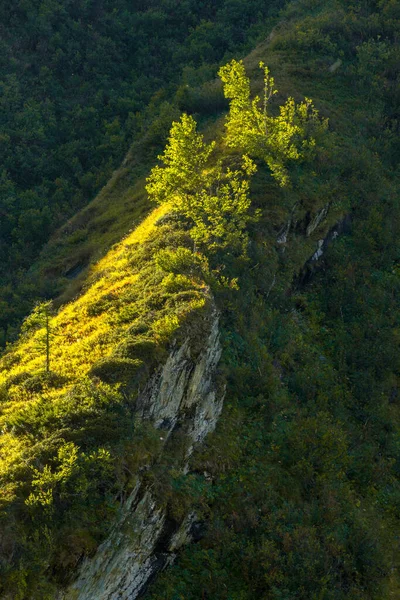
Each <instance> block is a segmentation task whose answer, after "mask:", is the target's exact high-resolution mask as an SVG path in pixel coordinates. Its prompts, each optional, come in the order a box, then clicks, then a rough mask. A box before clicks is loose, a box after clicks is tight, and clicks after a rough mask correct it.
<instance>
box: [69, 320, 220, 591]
mask: <svg viewBox="0 0 400 600" xmlns="http://www.w3.org/2000/svg"><path fill="white" fill-rule="evenodd" d="M193 345H194V344H193V340H191V339H190V338H189V337H188V338H187V339H186V340H185V341H184V342H183V343H182V344H181V345H177V344H176V345H175V347H174V348H173V349H172V351H171V353H170V354H169V356H168V358H167V360H166V362H165V364H164V365H163V366H162V367H160V368H159V369H158V371H157V372H156V373H155V374H154V375H153V376H152V377H151V378H150V380H149V381H148V382H147V385H146V386H145V388H144V390H143V391H142V393H141V394H140V395H139V397H138V401H137V414H138V416H139V417H140V418H141V419H146V420H150V422H152V424H153V425H155V427H157V428H158V429H159V430H160V438H162V439H163V441H164V442H166V441H167V439H168V437H169V435H170V434H171V432H173V431H174V430H176V429H178V428H179V430H181V431H183V432H184V433H185V434H186V436H187V437H188V438H189V444H188V447H187V450H186V454H185V458H187V457H188V456H189V454H190V453H191V452H192V450H193V447H194V445H195V444H198V443H201V441H202V440H203V439H204V437H205V436H206V435H207V433H209V432H210V431H212V430H213V429H214V428H215V425H216V423H217V420H218V417H219V415H220V412H221V410H222V403H223V390H222V389H221V386H220V385H219V384H218V382H217V377H216V375H217V366H218V362H219V359H220V356H221V345H220V339H219V330H218V313H217V311H216V309H213V310H212V313H211V318H210V331H209V335H208V337H206V338H205V339H204V341H203V342H202V343H201V348H200V351H199V348H198V347H196V349H195V350H194V348H193ZM197 346H198V342H197ZM186 468H187V467H186V460H184V461H183V463H182V465H181V469H182V471H184V470H185V469H186ZM193 521H194V516H193V515H192V514H189V515H187V517H186V518H185V519H184V520H183V522H182V523H181V524H178V525H177V524H175V523H173V524H172V523H171V521H170V520H169V519H168V515H167V510H166V508H164V507H162V506H160V504H159V503H158V502H157V500H156V498H155V497H154V494H153V492H152V489H151V487H149V486H148V485H147V484H146V483H145V482H143V481H141V479H140V478H138V479H137V482H136V485H135V486H134V489H133V491H132V493H131V494H130V497H129V498H128V499H127V501H126V502H125V504H124V506H123V507H122V509H121V511H120V516H119V518H118V521H117V523H116V524H115V526H114V528H113V530H112V532H111V533H110V535H109V537H108V538H107V539H106V540H105V541H104V542H103V544H102V545H101V546H100V547H99V549H98V551H97V553H96V554H95V556H94V557H92V558H88V559H86V560H85V561H84V562H83V563H82V565H81V567H80V570H79V575H78V577H77V579H76V581H75V582H74V583H73V584H72V585H71V586H70V587H69V588H68V589H67V590H64V591H63V592H61V593H60V595H59V600H94V599H96V600H113V599H117V598H118V599H119V600H128V599H129V600H133V599H135V598H137V597H138V596H139V595H140V593H141V591H142V590H143V589H144V587H145V586H146V584H147V582H148V581H149V579H150V578H151V577H152V576H153V575H154V574H155V573H156V572H157V571H158V570H160V569H161V568H163V567H164V566H165V565H166V564H169V563H170V562H172V561H173V559H174V556H175V552H176V550H177V549H178V548H179V547H180V546H181V545H182V544H183V543H185V542H186V541H187V540H188V539H190V537H191V529H192V525H193Z"/></svg>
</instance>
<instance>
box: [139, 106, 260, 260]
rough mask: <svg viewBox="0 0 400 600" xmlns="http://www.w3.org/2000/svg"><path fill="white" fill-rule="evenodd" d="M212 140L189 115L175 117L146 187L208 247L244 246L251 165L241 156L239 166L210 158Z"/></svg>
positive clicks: (240, 247)
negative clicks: (176, 119)
mask: <svg viewBox="0 0 400 600" xmlns="http://www.w3.org/2000/svg"><path fill="white" fill-rule="evenodd" d="M214 150H215V142H211V144H206V143H205V142H204V140H203V136H202V135H201V134H200V133H198V132H197V129H196V122H195V121H194V119H193V117H190V116H188V115H185V114H184V115H182V117H181V119H180V121H179V122H174V123H173V125H172V128H171V131H170V135H169V138H168V144H167V146H166V148H165V150H164V153H163V154H162V155H161V156H159V159H160V160H161V161H162V162H163V163H164V167H159V166H156V167H154V168H153V170H152V172H151V174H150V176H149V177H148V179H147V186H146V190H147V192H148V194H149V196H150V198H151V199H152V200H154V201H156V202H158V203H162V202H169V203H170V204H171V207H172V210H174V211H176V212H178V213H179V214H182V215H183V216H185V217H186V218H188V219H190V220H191V222H192V224H193V226H192V228H191V230H190V235H191V237H192V238H193V240H194V241H195V243H196V244H199V245H200V246H203V247H205V248H207V249H208V251H209V252H213V251H216V250H217V249H221V248H222V249H223V248H229V247H231V248H235V247H236V248H239V249H240V250H241V251H242V252H243V251H245V249H246V244H247V235H246V233H245V229H246V226H247V224H248V223H249V222H250V221H251V220H252V217H251V216H250V214H249V208H250V205H251V201H250V198H249V179H250V177H251V175H253V174H254V172H255V170H256V167H255V165H254V163H253V162H252V161H251V160H250V159H249V158H248V157H247V156H243V159H242V162H241V164H240V166H239V168H236V169H231V168H230V167H229V166H228V167H226V166H225V165H224V163H223V161H222V160H218V159H216V158H215V153H214Z"/></svg>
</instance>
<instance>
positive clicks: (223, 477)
mask: <svg viewBox="0 0 400 600" xmlns="http://www.w3.org/2000/svg"><path fill="white" fill-rule="evenodd" d="M245 4H246V5H248V3H242V2H238V3H237V6H238V10H239V8H241V9H243V10H244V8H243V5H245ZM198 5H199V10H200V7H202V6H203V5H202V4H200V3H198ZM183 6H185V4H184V5H183ZM204 6H205V5H204ZM153 8H154V7H153ZM230 8H232V6H230ZM254 14H255V13H254ZM399 17H400V13H399V8H398V4H397V3H396V2H393V1H391V0H387V1H380V2H372V1H371V2H367V1H363V2H356V1H355V2H353V3H351V4H349V3H348V2H341V1H339V0H337V1H334V0H333V1H332V2H319V1H318V0H302V1H301V2H296V3H293V4H289V5H288V7H287V9H286V10H285V12H284V13H283V14H282V22H281V24H280V26H278V27H277V28H276V29H275V30H274V34H273V35H272V36H271V37H270V39H269V41H268V43H264V44H261V45H259V46H258V47H257V48H256V49H255V50H254V51H253V52H252V53H251V54H250V55H249V56H248V57H247V58H246V59H245V65H246V68H247V73H250V74H251V76H252V81H253V85H252V88H254V90H255V91H258V92H259V95H260V96H261V101H260V100H258V99H255V100H253V99H252V98H253V96H254V94H251V92H250V86H249V81H248V79H247V76H246V72H245V69H244V65H243V63H242V62H240V61H239V60H234V61H231V62H229V63H228V64H227V65H225V66H224V67H223V68H222V69H221V70H220V75H221V78H222V80H223V83H224V91H225V95H226V97H227V98H228V100H229V101H230V111H229V113H228V115H227V118H226V119H225V121H224V123H225V127H223V126H222V123H221V122H217V123H216V124H215V123H214V122H213V121H212V117H213V113H214V112H215V107H216V106H219V107H220V108H221V107H222V106H224V104H223V102H222V101H221V100H218V102H216V100H215V98H220V96H218V95H215V88H214V87H213V86H207V85H206V86H205V87H204V86H203V87H202V88H197V89H195V90H193V89H191V88H189V89H188V90H186V91H184V90H183V91H182V90H181V93H180V94H178V95H177V96H176V97H175V100H171V104H170V105H169V106H170V108H171V110H170V112H168V111H167V113H166V114H167V116H166V117H165V121H167V120H168V119H170V120H172V119H175V122H174V124H173V126H172V129H171V131H170V136H169V140H168V142H167V146H166V149H165V150H164V153H163V154H162V155H160V165H159V166H156V167H155V168H154V169H153V170H152V171H151V173H150V175H149V177H148V179H147V190H148V193H149V195H150V196H152V197H153V199H155V200H156V201H157V202H159V203H160V206H159V208H157V209H156V211H155V212H154V213H153V214H152V215H150V217H148V219H147V220H145V221H144V222H143V224H142V225H141V226H140V227H139V228H138V229H137V230H136V231H134V232H133V233H130V234H129V235H128V236H127V237H126V238H125V239H124V240H123V241H122V242H121V244H120V245H118V246H117V247H116V248H114V249H113V250H112V251H111V252H110V253H109V254H108V255H106V256H105V258H104V259H102V261H100V262H99V263H98V264H97V265H96V266H92V269H91V273H90V275H89V279H88V280H87V281H86V283H85V290H84V293H83V294H82V295H81V296H80V297H79V298H78V299H76V300H75V301H74V302H71V303H70V304H67V305H66V306H64V307H62V308H61V309H60V310H59V311H58V312H57V311H55V314H54V315H50V312H49V311H51V306H50V305H45V306H44V305H42V306H41V307H39V308H38V309H37V310H36V312H34V313H33V315H31V317H29V318H28V319H27V320H26V321H25V326H24V328H23V333H22V337H21V339H20V340H19V342H17V343H16V344H15V346H14V347H12V348H9V350H8V352H7V353H6V354H5V355H4V357H3V358H2V363H1V366H2V368H3V370H2V372H1V382H2V387H1V415H0V419H1V430H2V436H1V438H0V444H1V452H0V455H1V461H2V463H1V473H0V476H1V480H2V500H1V505H0V510H1V531H2V533H1V538H0V556H1V562H0V569H1V570H0V575H1V584H0V589H1V586H3V590H2V591H3V592H6V591H7V592H8V593H9V594H11V597H12V598H21V599H24V598H30V599H31V598H32V599H34V598H40V599H44V598H47V597H48V598H52V597H53V594H54V584H55V582H57V583H60V582H61V583H64V582H65V581H66V580H67V579H68V577H69V576H70V573H71V572H72V570H73V568H74V567H75V565H76V563H77V562H78V561H79V560H80V558H81V557H82V555H84V554H90V553H92V552H93V551H94V549H95V547H96V545H97V544H98V542H99V541H100V540H101V539H102V538H103V537H104V535H105V534H106V532H107V523H109V522H110V521H111V519H112V517H113V515H114V513H115V510H116V508H117V506H118V503H119V502H120V501H121V500H123V498H124V497H125V495H126V493H127V492H128V491H129V489H131V487H132V485H133V484H134V481H133V478H132V473H135V472H136V470H137V469H138V468H146V469H149V468H150V469H153V470H154V474H153V477H159V478H160V479H161V480H162V484H163V493H164V502H167V503H168V507H169V512H170V517H171V519H175V520H176V519H177V518H178V517H177V515H181V514H182V511H183V509H185V510H186V509H187V507H188V506H191V508H195V510H196V511H197V514H198V516H199V519H202V520H204V522H205V523H206V532H205V535H204V537H203V539H202V540H201V541H200V542H198V543H197V544H193V545H191V546H189V547H188V548H187V549H186V550H185V551H183V552H182V554H181V555H180V556H179V557H178V560H177V562H176V565H175V566H174V567H172V568H171V569H169V570H167V571H166V572H165V573H164V574H163V575H162V576H160V578H159V579H158V581H157V582H156V583H155V584H154V585H153V587H152V588H151V589H150V591H149V592H148V597H149V598H152V599H154V600H178V599H181V598H184V599H185V600H191V599H193V600H194V599H196V600H197V599H198V598H207V599H208V600H211V599H212V600H217V599H218V600H221V599H224V598H225V599H226V600H228V599H235V600H253V599H256V598H257V599H258V598H271V599H273V600H283V599H284V600H289V599H290V600H292V599H294V598H298V599H301V600H309V599H310V598H312V599H315V600H317V599H318V600H320V599H324V600H345V599H352V600H353V599H357V600H382V599H388V600H389V599H390V598H392V597H396V596H397V595H398V594H399V587H400V584H399V576H398V568H399V564H398V556H399V552H398V551H399V548H398V539H399V535H400V527H399V522H398V518H399V502H400V485H399V464H400V455H399V448H400V445H399V440H400V437H399V435H400V414H399V392H398V379H399V374H400V345H399V334H398V332H399V324H400V323H399V311H398V301H399V291H400V290H399V287H400V279H399V276H400V271H399V260H400V256H399V245H398V239H399V234H400V231H399V228H400V221H399V219H398V218H397V217H398V214H399V200H398V198H399V185H398V158H399V150H400V149H399V146H398V135H397V134H398V112H397V111H398V99H399V84H398V66H399V64H400V60H399V55H400V52H399V48H398V46H397V45H396V41H397V34H398V26H399ZM257 18H258V17H257ZM210 29H212V27H211V26H209V27H208V28H206V30H207V31H209V30H210ZM220 33H221V32H220ZM221 36H222V33H221ZM218 39H219V38H218ZM221 39H223V37H221ZM235 43H237V42H235ZM231 49H233V50H235V48H234V47H232V48H231ZM224 51H225V50H224ZM238 58H239V57H237V59H238ZM184 60H185V59H184V58H182V61H183V62H182V64H184ZM218 60H219V59H218V58H216V59H215V62H216V63H217V62H218ZM260 62H261V63H263V64H262V70H261V71H260V69H259V65H260ZM264 63H265V64H268V66H269V68H270V71H269V70H268V69H266V68H265V67H264ZM195 66H196V65H195ZM214 68H215V67H214ZM207 69H208V67H207V68H206V69H205V71H206V72H207V73H209V71H208V70H207ZM215 70H216V69H215ZM201 71H202V69H201V68H200V69H198V70H197V71H196V73H197V76H199V77H200V75H199V73H200V72H201ZM191 72H192V74H193V73H194V71H191ZM271 73H272V74H273V75H274V77H275V79H276V81H277V87H278V89H279V90H280V91H279V92H278V93H276V94H275V93H274V90H275V86H274V81H273V80H272V78H271ZM199 90H201V94H202V96H201V103H202V106H203V109H202V112H201V111H197V110H194V109H193V104H194V105H196V102H197V103H198V102H199V100H198V98H199ZM288 95H293V96H294V97H295V100H288V101H286V97H287V96H288ZM307 97H312V98H313V103H314V105H315V106H316V107H317V108H318V109H319V113H320V115H323V117H321V116H319V115H318V114H317V113H316V111H315V109H314V108H313V107H312V105H311V102H310V101H308V100H304V98H307ZM174 103H175V104H174ZM197 106H198V104H197ZM179 109H181V110H184V111H185V113H186V114H185V115H183V116H182V117H181V118H180V120H177V119H178V114H177V113H179ZM149 110H150V109H149ZM168 110H169V109H168ZM193 112H199V113H201V114H200V116H201V117H202V118H201V119H200V121H201V123H202V126H203V134H202V133H200V132H199V128H198V126H197V125H196V122H195V119H194V118H193V117H192V116H188V114H187V113H189V115H190V113H193ZM146 115H147V118H149V117H150V115H151V112H148V113H146ZM207 117H208V118H210V121H207ZM325 117H329V128H327V123H326V121H325ZM214 118H215V116H214ZM158 124H159V121H158ZM158 124H157V127H158ZM169 124H170V123H169ZM164 125H165V123H164ZM164 125H163V127H164ZM157 127H156V129H157ZM162 129H163V128H162ZM163 131H164V129H163ZM271 138H273V142H274V143H272V142H271ZM210 139H214V140H215V141H214V142H210ZM159 141H160V137H159V138H158V141H157V143H154V142H152V144H153V145H154V146H156V145H157V144H158V143H159ZM193 148H195V150H196V152H193ZM148 150H149V148H148V149H147V151H146V152H144V153H143V155H142V156H141V157H139V158H138V159H137V160H138V163H139V166H138V167H137V169H138V171H137V172H139V171H140V169H142V170H143V171H144V170H145V169H144V165H145V164H146V161H147V160H148V156H147V152H148ZM153 158H154V157H153ZM140 161H143V162H142V163H140ZM149 170H150V169H149V168H147V172H149ZM182 173H184V177H183V176H182ZM131 184H132V183H131V180H129V182H126V181H125V180H123V179H118V178H115V179H113V180H112V186H111V187H112V189H113V190H114V192H113V194H114V196H110V195H108V196H107V194H106V196H104V197H105V198H106V199H107V198H108V199H109V198H110V197H113V198H115V202H118V197H119V196H121V197H123V194H124V193H126V189H130V188H125V189H124V186H127V185H131ZM137 185H138V189H137V190H136V192H135V193H136V195H135V200H136V201H137V211H138V212H137V215H136V218H138V217H139V216H140V215H141V214H142V212H141V211H142V209H143V206H142V204H141V202H142V200H141V198H142V195H143V187H144V185H145V182H144V181H142V182H140V183H137ZM120 190H123V193H121V192H120ZM140 190H141V191H140ZM125 201H126V199H124V200H123V202H122V200H121V201H120V202H121V206H124V204H123V203H124V202H125ZM98 206H100V209H101V210H104V212H106V211H107V210H108V209H109V207H107V206H106V207H105V208H104V207H102V205H101V204H100V205H98ZM122 212H123V211H122V210H121V214H122ZM167 213H172V215H171V216H169V217H166V216H165V215H166V214H167ZM84 214H88V213H82V215H84ZM119 214H120V213H117V212H115V215H118V218H120V219H121V224H122V223H125V221H124V220H123V217H122V216H121V217H119ZM81 218H82V220H84V221H85V226H86V221H87V219H86V220H85V219H83V217H81ZM78 220H79V215H78ZM100 223H101V220H99V228H98V232H97V231H96V228H94V235H96V232H97V233H98V235H99V238H100V239H102V238H101V235H102V234H103V232H102V227H103V225H104V223H101V225H100ZM122 226H124V225H121V227H122ZM79 231H80V230H79V228H78V229H76V230H75V231H73V232H72V234H71V238H70V240H71V241H70V242H65V243H64V245H63V243H60V244H59V248H60V253H62V252H64V253H65V254H67V253H69V252H70V251H71V252H77V253H79V248H80V244H84V243H85V241H80V239H79V235H78V234H79ZM329 232H330V233H329ZM335 232H337V234H338V235H336V234H335ZM324 236H326V239H327V240H329V241H330V242H331V243H330V244H329V246H328V244H326V245H324V246H323V250H324V255H323V257H322V259H321V258H320V260H319V261H310V260H309V259H310V257H311V256H312V255H313V253H314V252H315V250H316V248H318V247H319V246H318V240H320V239H321V238H323V237H324ZM107 243H109V239H107ZM105 245H107V244H105ZM63 285H65V282H64V284H63ZM210 287H211V289H212V291H213V294H214V296H215V298H216V301H217V303H218V305H219V307H220V309H221V311H222V337H223V343H224V355H223V366H222V369H223V374H224V376H225V378H226V380H227V383H228V388H227V394H226V400H225V408H224V412H223V415H222V417H221V419H220V423H219V426H218V428H217V431H216V432H215V433H214V434H213V435H211V436H210V437H209V439H208V440H207V442H206V444H205V445H204V446H203V447H202V448H200V449H199V450H198V451H197V452H196V453H195V454H194V456H193V457H192V459H191V470H190V471H189V473H188V474H187V475H185V476H182V475H179V476H177V472H176V469H175V468H174V464H173V457H170V456H169V457H168V460H165V461H163V462H162V463H161V464H156V461H155V458H154V457H155V456H156V455H157V454H158V453H159V449H160V445H159V441H158V440H159V438H158V436H157V435H156V434H155V433H154V431H153V430H152V428H151V427H146V426H144V425H143V424H142V426H139V425H138V423H136V422H135V418H134V409H133V406H134V399H135V394H136V393H137V386H138V385H140V383H141V382H142V381H144V380H145V378H146V377H148V375H149V372H151V369H152V368H153V367H154V365H155V364H157V363H159V362H162V361H163V359H164V357H165V352H166V350H168V346H169V343H170V342H171V340H172V339H174V337H176V336H180V335H181V331H182V330H185V331H188V330H190V328H191V329H192V331H193V332H194V331H195V330H196V326H195V324H196V323H198V322H199V320H200V322H202V320H203V319H204V317H205V315H206V314H207V308H208V304H209V302H210V298H209V288H210ZM67 295H68V292H67ZM192 317H193V319H192ZM185 328H186V329H185ZM48 341H49V343H50V355H49V359H48V361H49V362H48V361H47V359H46V347H47V342H48ZM46 363H47V364H46ZM46 367H47V368H48V372H46V370H47V369H46ZM132 372H135V377H134V378H133V377H132ZM118 384H119V385H118ZM121 385H122V387H119V386H121ZM128 457H129V458H128ZM169 461H171V463H169ZM177 477H178V479H177ZM177 489H179V490H180V492H179V494H178V493H176V492H175V493H174V490H177ZM182 490H183V491H182ZM77 494H79V496H77ZM179 504H180V507H179V506H178V507H177V505H179ZM182 507H183V508H182ZM99 523H100V525H99ZM39 539H40V540H41V544H40V545H38V540H39Z"/></svg>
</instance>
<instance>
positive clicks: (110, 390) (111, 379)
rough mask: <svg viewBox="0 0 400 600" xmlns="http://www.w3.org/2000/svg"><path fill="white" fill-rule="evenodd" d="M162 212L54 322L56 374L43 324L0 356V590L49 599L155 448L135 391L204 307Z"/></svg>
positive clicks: (179, 236)
mask: <svg viewBox="0 0 400 600" xmlns="http://www.w3.org/2000/svg"><path fill="white" fill-rule="evenodd" d="M167 212H168V206H167V205H164V206H162V207H160V208H157V209H155V210H153V211H152V212H151V213H150V214H149V216H148V217H147V218H146V219H144V220H143V221H142V223H141V224H140V225H139V226H138V227H137V228H136V229H135V230H134V231H133V232H132V233H130V234H128V235H127V236H125V238H124V239H123V241H122V242H120V243H119V244H118V245H116V246H115V247H114V248H113V249H112V250H110V251H109V252H108V253H107V254H106V255H105V256H104V257H103V258H102V259H101V260H100V261H99V262H98V263H96V264H94V265H93V266H92V267H91V269H90V273H89V275H88V277H87V279H86V281H85V286H84V290H83V291H82V294H81V295H80V296H79V297H78V298H77V299H75V300H73V301H71V302H70V303H69V304H66V305H64V306H62V307H61V308H60V309H59V311H58V312H57V314H55V315H54V316H53V317H52V318H51V319H50V325H49V330H50V368H51V370H50V373H46V372H45V345H44V341H45V335H46V332H45V329H44V328H43V327H38V328H36V327H33V328H32V329H30V330H28V331H26V332H25V333H24V334H23V335H22V336H21V338H20V339H19V341H17V342H16V343H15V345H14V346H13V347H12V348H9V349H8V352H7V353H6V354H5V355H4V356H3V358H2V359H1V360H0V388H1V411H0V421H1V426H0V427H1V430H2V435H1V436H0V478H1V482H2V485H1V497H0V520H1V522H2V539H1V543H0V572H1V578H0V579H1V584H0V593H1V592H3V593H5V592H6V591H7V593H8V594H9V595H10V594H11V596H10V597H12V598H17V597H21V598H22V597H25V595H24V594H25V593H27V594H28V597H29V598H31V597H32V598H40V599H41V600H42V599H43V598H47V597H52V593H53V591H52V590H53V588H52V584H51V580H53V579H54V578H56V579H58V580H60V579H61V580H63V579H64V578H65V575H66V573H68V572H69V571H68V569H70V568H71V566H73V564H74V561H75V562H76V561H77V560H79V556H81V555H82V553H85V552H87V551H88V550H89V548H92V549H93V547H94V546H95V545H96V543H97V542H98V541H99V539H101V537H102V536H103V535H104V533H105V532H106V531H107V527H108V524H109V523H110V519H111V518H112V517H113V515H114V511H115V510H116V509H117V508H118V498H120V497H121V494H122V495H124V494H125V493H126V492H127V490H129V486H130V483H129V481H131V478H132V477H133V476H134V473H135V472H136V470H137V469H138V468H139V466H141V468H143V466H145V465H148V464H149V461H150V462H151V457H152V456H153V450H157V449H158V446H157V444H156V445H155V442H154V440H155V439H159V438H158V437H157V438H154V436H153V435H152V433H151V428H150V429H149V430H148V431H147V430H146V427H145V429H144V433H143V431H142V429H143V428H140V427H139V426H136V425H135V424H134V421H135V418H134V405H135V398H136V395H137V393H138V389H139V388H140V387H141V386H143V384H144V382H145V381H146V379H147V377H148V376H149V375H150V373H151V372H152V371H153V369H154V368H156V367H157V365H158V364H159V363H160V362H161V361H162V360H163V359H164V358H165V355H166V350H167V348H168V345H169V343H170V342H171V340H172V339H177V338H179V336H181V335H184V331H185V328H186V332H187V328H188V327H189V325H188V323H189V321H190V323H191V326H190V327H191V331H192V327H194V321H193V318H195V319H197V322H199V323H203V320H204V319H203V317H204V316H206V315H207V307H208V306H209V292H208V287H207V286H206V285H205V284H204V281H203V280H202V277H201V273H200V272H198V273H196V272H191V273H187V275H181V276H180V277H176V276H175V275H174V274H173V273H169V274H166V273H165V272H164V271H163V270H162V269H161V268H160V267H159V266H158V262H157V256H158V253H159V252H160V251H162V249H164V248H174V247H177V246H184V247H187V246H188V245H189V247H190V246H191V242H190V238H188V236H187V234H186V233H185V231H184V230H182V228H181V227H179V226H177V225H176V223H175V222H174V221H165V215H166V213H167ZM199 319H200V320H199ZM204 324H205V325H204V326H205V327H206V326H207V325H206V320H205V321H204ZM201 327H202V325H200V328H201ZM201 331H203V329H201ZM203 333H204V331H203ZM186 335H187V333H186ZM192 335H193V334H192ZM199 335H200V333H199ZM201 335H202V334H201ZM121 385H122V388H121V389H120V386H121ZM146 432H147V433H146ZM157 452H158V450H157ZM135 456H136V458H135ZM44 465H46V466H45V467H44ZM43 467H44V470H43ZM15 521H16V522H17V523H18V526H15ZM39 538H40V539H43V543H42V544H40V545H39V546H38V545H37V544H36V543H35V540H37V539H39ZM10 548H12V551H11V552H8V551H7V549H10ZM68 557H69V558H68ZM73 557H75V558H73ZM49 565H50V568H49ZM35 573H36V575H35ZM23 590H25V592H24V591H23ZM21 594H22V595H21ZM6 597H9V596H6Z"/></svg>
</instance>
